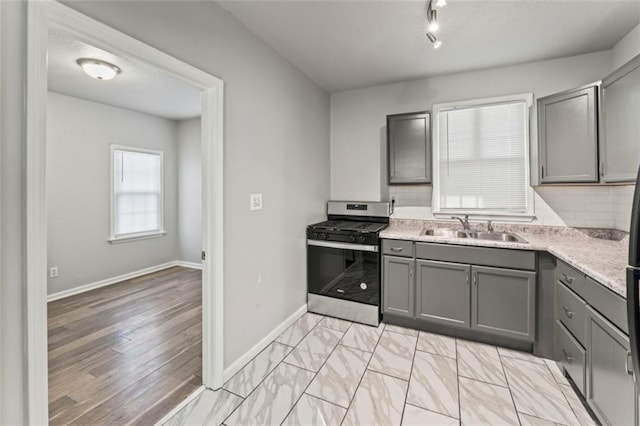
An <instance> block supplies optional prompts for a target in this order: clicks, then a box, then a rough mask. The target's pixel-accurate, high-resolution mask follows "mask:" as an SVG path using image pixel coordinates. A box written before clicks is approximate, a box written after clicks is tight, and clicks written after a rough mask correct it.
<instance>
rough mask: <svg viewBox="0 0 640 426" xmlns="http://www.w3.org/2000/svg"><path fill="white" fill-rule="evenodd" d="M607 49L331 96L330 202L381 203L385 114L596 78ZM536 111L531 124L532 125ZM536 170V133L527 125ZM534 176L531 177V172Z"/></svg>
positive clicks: (545, 90) (539, 91) (607, 61)
mask: <svg viewBox="0 0 640 426" xmlns="http://www.w3.org/2000/svg"><path fill="white" fill-rule="evenodd" d="M610 68H611V51H603V52H597V53H591V54H586V55H580V56H574V57H571V58H562V59H555V60H549V61H540V62H533V63H528V64H523V65H516V66H509V67H500V68H493V69H488V70H483V71H474V72H468V73H460V74H452V75H446V76H441V77H433V78H427V79H423V80H415V81H408V82H403V83H396V84H389V85H383V86H376V87H371V88H366V89H358V90H351V91H345V92H339V93H334V94H332V95H331V198H333V199H356V200H359V199H363V200H381V199H386V198H388V189H387V185H386V170H387V165H386V115H387V114H397V113H403V112H411V111H421V110H430V109H431V107H432V105H433V104H436V103H442V102H453V101H460V100H466V99H477V98H486V97H493V96H501V95H509V94H516V93H524V92H533V93H534V95H535V97H541V96H546V95H549V94H552V93H555V92H558V91H561V90H565V89H569V88H572V87H577V86H580V85H582V84H586V83H589V82H593V81H596V80H599V79H601V78H602V77H603V76H604V75H606V74H607V73H608V72H609V71H610ZM536 116H537V114H536V111H535V108H532V109H531V123H536V122H537V121H536ZM531 154H532V160H533V161H532V163H533V164H534V165H536V166H537V129H536V126H535V125H533V126H532V127H531ZM534 175H536V174H535V173H534Z"/></svg>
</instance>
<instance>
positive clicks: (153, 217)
mask: <svg viewBox="0 0 640 426" xmlns="http://www.w3.org/2000/svg"><path fill="white" fill-rule="evenodd" d="M111 155H112V164H113V166H112V172H113V176H112V224H111V234H112V235H111V237H112V239H118V238H126V237H132V236H139V235H148V234H154V233H162V232H163V193H162V189H163V188H162V187H163V185H162V174H163V154H162V152H160V151H151V150H141V149H136V148H126V147H120V146H112V149H111Z"/></svg>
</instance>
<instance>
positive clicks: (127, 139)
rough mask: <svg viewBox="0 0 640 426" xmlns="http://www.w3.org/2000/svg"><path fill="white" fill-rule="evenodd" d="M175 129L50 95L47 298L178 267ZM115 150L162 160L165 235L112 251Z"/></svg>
mask: <svg viewBox="0 0 640 426" xmlns="http://www.w3.org/2000/svg"><path fill="white" fill-rule="evenodd" d="M177 139H178V124H177V123H176V122H175V121H172V120H167V119H164V118H159V117H154V116H150V115H146V114H142V113H138V112H133V111H129V110H125V109H121V108H115V107H111V106H107V105H104V104H99V103H96V102H90V101H86V100H82V99H78V98H75V97H71V96H66V95H61V94H57V93H52V92H50V93H49V98H48V105H47V228H48V234H47V251H48V266H49V267H53V266H57V267H58V268H59V276H58V277H57V278H49V279H48V286H47V292H48V294H53V293H58V292H61V291H66V290H71V289H73V288H75V287H79V286H83V285H87V284H91V283H95V282H98V281H102V280H105V279H109V278H112V277H116V276H120V275H123V274H127V273H131V272H134V271H138V270H142V269H145V268H149V267H152V266H156V265H159V264H163V263H167V262H170V261H173V260H176V259H177V247H178V236H177V232H178V227H177V210H178V209H177V149H176V145H177ZM111 144H118V145H127V146H134V147H140V148H149V149H157V150H161V151H163V152H164V202H165V206H164V215H165V216H164V224H165V229H166V230H167V235H166V236H164V237H161V238H153V239H147V240H141V241H133V242H124V243H119V244H110V243H109V242H108V240H107V239H108V237H109V232H110V230H109V226H110V225H109V223H110V222H109V221H110V198H109V190H110V189H109V180H110V169H109V167H110V151H109V146H110V145H111Z"/></svg>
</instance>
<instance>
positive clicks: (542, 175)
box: [542, 166, 544, 179]
mask: <svg viewBox="0 0 640 426" xmlns="http://www.w3.org/2000/svg"><path fill="white" fill-rule="evenodd" d="M542 179H544V166H542Z"/></svg>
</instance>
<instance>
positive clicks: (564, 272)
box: [556, 259, 585, 297]
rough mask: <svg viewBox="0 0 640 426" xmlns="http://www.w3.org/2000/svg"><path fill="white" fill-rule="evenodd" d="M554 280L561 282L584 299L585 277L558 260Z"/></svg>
mask: <svg viewBox="0 0 640 426" xmlns="http://www.w3.org/2000/svg"><path fill="white" fill-rule="evenodd" d="M556 280H558V281H562V282H563V283H564V284H565V285H566V286H567V287H569V288H570V289H571V290H573V291H575V292H576V293H578V295H579V296H581V297H584V286H585V276H584V274H583V273H582V272H580V271H578V270H577V269H575V268H573V267H571V266H569V265H567V264H566V263H564V262H563V261H562V260H559V259H558V264H557V265H556Z"/></svg>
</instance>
